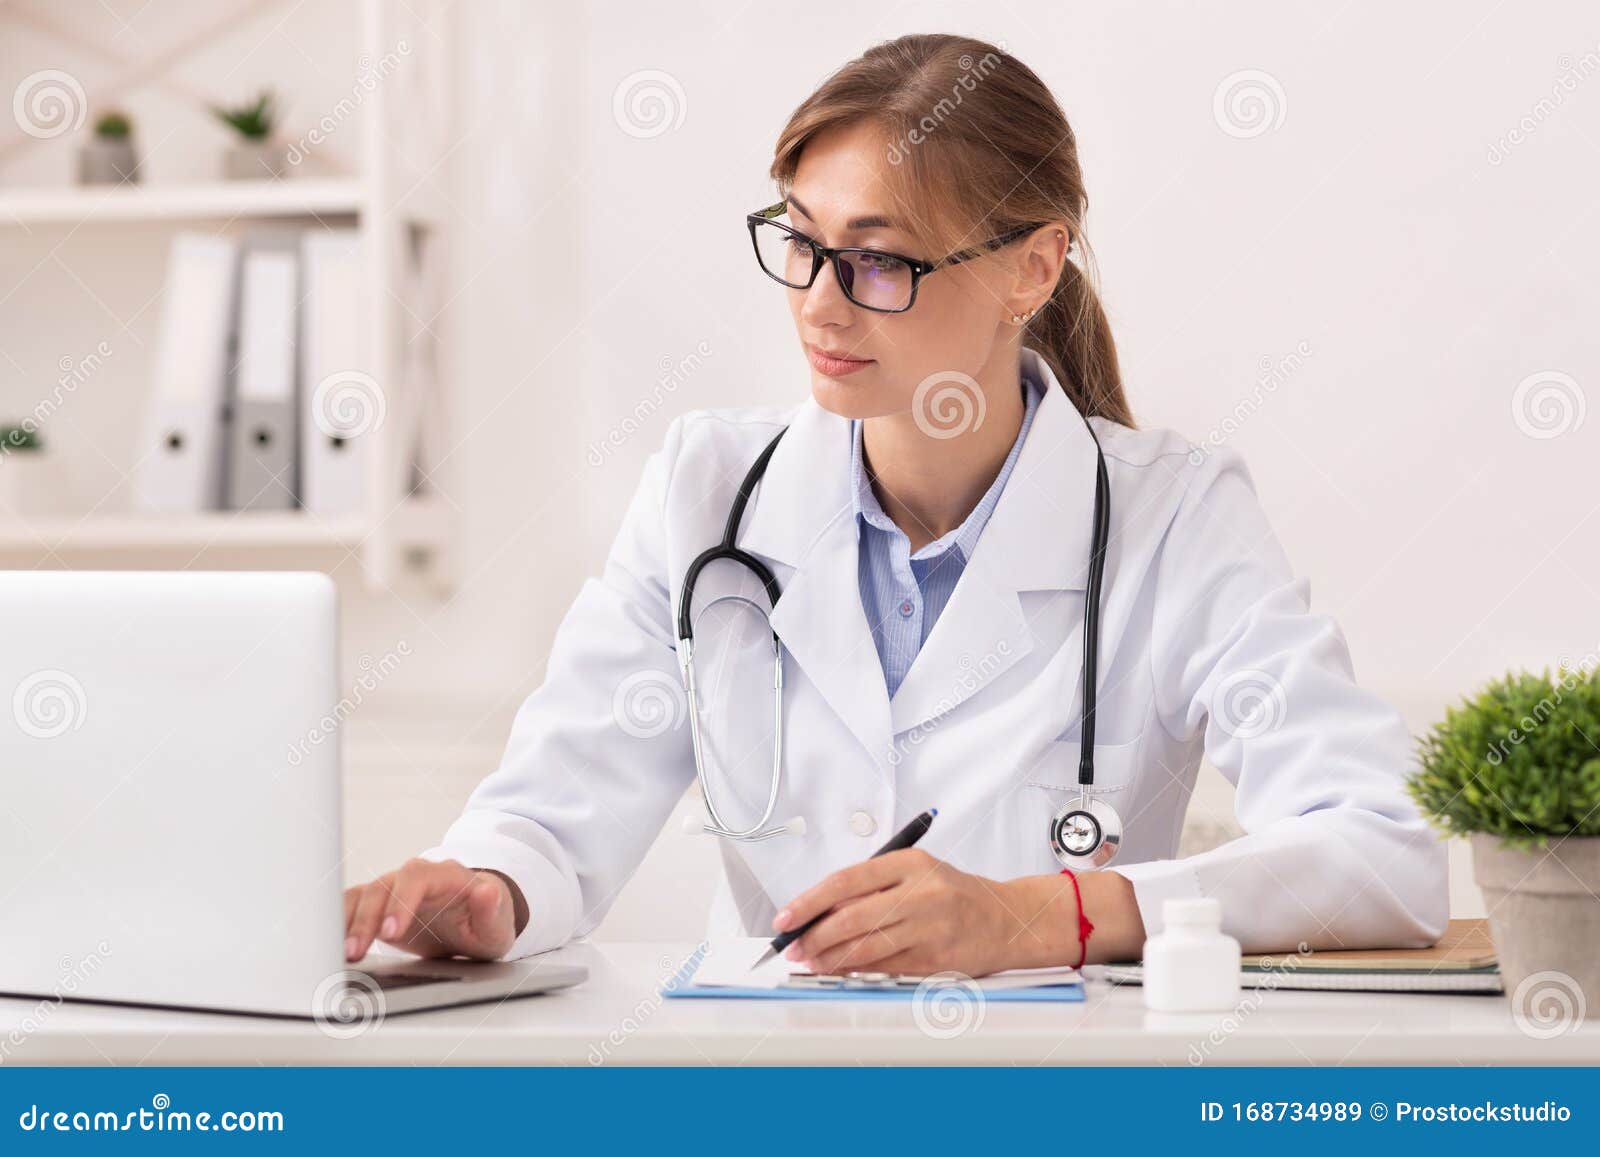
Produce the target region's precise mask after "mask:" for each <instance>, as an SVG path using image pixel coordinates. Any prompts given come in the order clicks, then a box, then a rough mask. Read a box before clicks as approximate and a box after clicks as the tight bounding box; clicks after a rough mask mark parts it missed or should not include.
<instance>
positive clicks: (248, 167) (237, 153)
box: [211, 90, 288, 181]
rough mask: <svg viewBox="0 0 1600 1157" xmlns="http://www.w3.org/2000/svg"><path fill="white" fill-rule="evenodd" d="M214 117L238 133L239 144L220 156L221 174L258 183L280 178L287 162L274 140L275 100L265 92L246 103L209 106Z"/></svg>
mask: <svg viewBox="0 0 1600 1157" xmlns="http://www.w3.org/2000/svg"><path fill="white" fill-rule="evenodd" d="M211 111H212V113H213V114H215V116H216V118H217V119H218V120H220V121H221V122H222V123H223V124H225V125H227V126H228V127H229V128H231V129H232V130H233V131H234V132H236V133H238V134H239V139H238V142H237V143H236V144H235V145H234V146H233V147H232V148H230V149H229V150H228V151H227V152H226V153H224V154H223V156H222V171H223V175H224V176H226V177H227V178H228V179H229V180H233V181H260V180H263V179H271V178H274V177H281V176H283V174H284V172H285V171H286V169H287V168H288V159H287V156H286V153H285V150H284V147H283V145H282V144H281V143H280V142H278V141H276V140H274V139H273V135H272V134H273V133H274V132H275V131H276V130H277V127H278V106H277V98H276V97H274V96H273V95H272V92H271V91H270V90H264V91H263V92H262V93H261V94H260V95H259V96H257V97H256V99H255V100H253V101H250V102H249V103H247V104H239V105H234V106H233V107H231V108H230V107H225V106H222V105H212V106H211Z"/></svg>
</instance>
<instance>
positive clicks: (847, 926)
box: [772, 848, 1038, 976]
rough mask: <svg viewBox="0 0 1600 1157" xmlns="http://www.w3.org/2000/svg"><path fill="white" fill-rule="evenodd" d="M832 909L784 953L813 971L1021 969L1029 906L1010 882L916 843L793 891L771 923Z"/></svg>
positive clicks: (786, 925)
mask: <svg viewBox="0 0 1600 1157" xmlns="http://www.w3.org/2000/svg"><path fill="white" fill-rule="evenodd" d="M830 908H831V909H833V911H832V912H831V913H829V915H828V916H826V917H825V918H824V919H823V920H821V921H820V922H818V924H817V926H816V927H815V928H813V929H811V931H809V932H807V933H806V934H805V935H804V936H802V937H801V938H800V939H799V940H797V941H795V943H794V944H792V945H790V946H789V949H788V950H787V951H786V952H785V953H784V955H786V956H787V957H788V958H789V959H791V960H797V961H805V962H806V963H807V964H808V965H809V967H810V969H811V971H813V972H819V973H821V972H826V973H839V972H846V971H852V970H857V971H874V972H897V973H902V974H910V975H927V974H929V973H934V972H945V971H955V972H964V973H966V974H967V975H969V976H983V975H986V974H987V973H990V972H998V971H999V970H1001V969H1003V968H1015V967H1021V966H1022V962H1023V961H1024V960H1025V959H1026V958H1027V957H1028V956H1030V955H1032V953H1030V952H1028V951H1027V948H1026V946H1025V945H1023V944H1022V943H1021V941H1022V940H1024V939H1027V938H1029V937H1030V936H1033V937H1034V938H1035V939H1037V938H1038V937H1037V934H1036V933H1032V932H1031V931H1030V929H1029V924H1030V923H1031V921H1030V916H1032V915H1034V914H1035V912H1034V910H1033V909H1032V908H1031V907H1030V910H1029V911H1027V912H1024V911H1023V910H1021V908H1022V906H1020V905H1018V904H1017V902H1016V898H1015V897H1013V896H1012V895H1011V888H1010V886H1009V885H1007V884H1005V883H1001V882H999V881H996V880H988V879H985V878H984V877H982V876H973V875H969V874H968V873H966V872H962V871H958V870H957V869H955V868H952V867H951V866H950V865H949V864H947V863H945V862H944V861H942V860H936V859H934V857H932V856H930V855H929V854H928V853H927V852H924V851H920V850H918V849H917V848H907V849H905V850H903V851H898V852H890V853H889V854H887V855H883V856H877V857H875V858H873V859H870V860H865V861H863V862H862V863H859V864H854V865H852V866H850V867H848V868H844V869H842V870H840V871H838V872H835V873H834V874H833V875H831V876H829V877H828V878H827V879H826V880H823V881H822V883H820V884H818V885H817V886H816V887H814V888H811V889H809V890H807V891H805V892H802V893H801V894H800V895H799V896H796V897H795V898H794V900H792V901H791V902H790V903H789V905H788V906H787V907H785V908H784V909H783V910H782V911H780V912H779V913H778V915H777V918H776V919H774V920H773V922H772V926H773V928H774V929H776V930H777V931H779V932H783V931H786V930H788V929H790V928H797V927H799V926H800V925H801V924H804V923H805V922H806V921H807V920H809V919H811V918H812V917H813V916H815V915H816V914H817V913H818V912H827V911H828V910H829V909H830Z"/></svg>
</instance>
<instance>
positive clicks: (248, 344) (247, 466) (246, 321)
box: [227, 248, 299, 510]
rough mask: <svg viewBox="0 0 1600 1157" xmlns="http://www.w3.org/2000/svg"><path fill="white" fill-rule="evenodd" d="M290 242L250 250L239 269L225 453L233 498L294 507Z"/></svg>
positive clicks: (248, 505) (257, 505)
mask: <svg viewBox="0 0 1600 1157" xmlns="http://www.w3.org/2000/svg"><path fill="white" fill-rule="evenodd" d="M298 273H299V260H298V257H297V255H296V253H295V252H294V251H293V250H289V251H284V250H282V249H271V248H251V249H248V250H246V252H245V256H244V263H243V269H242V272H241V274H240V277H239V361H238V367H237V369H236V370H235V373H234V392H233V420H232V432H231V439H230V442H231V445H230V452H229V454H228V496H227V497H228V506H229V507H230V508H231V509H234V510H290V509H293V508H294V506H295V505H296V502H297V490H296V478H295V465H296V463H295V459H296V452H297V451H296V445H297V443H298V441H299V419H298V415H297V414H296V411H295V367H296V356H295V353H296V345H295V298H296V284H295V282H296V278H297V276H298Z"/></svg>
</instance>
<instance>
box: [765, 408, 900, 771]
mask: <svg viewBox="0 0 1600 1157" xmlns="http://www.w3.org/2000/svg"><path fill="white" fill-rule="evenodd" d="M849 482H850V429H849V423H848V421H847V420H846V419H844V418H841V417H839V416H837V415H835V414H831V413H829V412H828V411H826V410H824V409H822V408H821V407H820V406H818V405H817V404H816V402H815V401H814V400H811V399H807V401H806V403H805V404H804V405H802V406H801V407H800V408H799V410H798V411H796V413H795V417H794V420H793V421H792V422H791V423H790V426H789V429H788V432H787V433H785V434H784V436H783V441H781V442H780V443H779V444H778V448H777V450H776V451H774V453H773V455H772V460H771V461H770V462H769V463H768V464H767V470H766V474H765V476H764V477H763V479H762V482H761V486H760V487H759V489H758V490H757V491H756V496H755V500H754V502H753V504H752V508H751V511H750V513H749V514H748V515H747V516H746V529H745V534H744V536H743V538H742V540H741V543H742V545H743V546H744V548H745V549H746V550H748V551H750V552H752V553H754V554H758V555H761V556H763V557H765V558H768V559H770V560H772V561H774V562H777V563H781V564H784V565H787V566H790V567H793V568H794V572H793V574H791V575H789V576H788V577H787V578H784V579H783V580H782V585H783V592H782V594H781V595H780V597H779V599H778V605H777V606H776V607H775V608H774V609H773V612H772V626H773V629H774V630H776V631H777V633H778V638H779V639H781V640H782V641H783V646H784V648H785V650H787V651H788V653H789V655H790V656H791V657H792V658H793V659H794V661H795V663H797V664H798V665H799V667H800V669H801V670H802V671H804V672H805V674H806V677H807V678H809V679H810V680H811V682H812V683H813V684H814V685H815V686H816V688H817V690H818V692H819V693H820V694H821V695H822V697H823V699H824V700H826V702H827V703H828V706H829V707H831V708H832V709H833V711H834V712H835V713H836V714H838V716H839V717H840V719H842V720H843V721H844V723H845V725H846V726H847V727H848V728H849V729H850V731H851V733H852V734H853V735H854V736H855V737H856V738H857V739H858V740H859V741H860V742H861V744H862V745H863V746H864V747H865V748H866V749H867V751H868V752H869V753H870V754H871V756H872V757H873V759H875V760H876V759H882V758H884V756H885V755H886V754H887V752H888V751H889V747H890V742H891V735H890V731H889V695H888V691H887V690H886V688H885V686H884V679H883V666H882V664H881V663H880V661H879V659H878V651H877V647H876V645H875V644H874V642H873V639H872V630H871V628H870V627H869V626H868V624H867V616H866V612H865V611H864V610H863V609H862V607H861V587H860V580H859V579H858V577H857V565H858V563H857V552H858V542H857V529H856V523H855V514H854V509H853V506H852V503H851V499H850V490H849Z"/></svg>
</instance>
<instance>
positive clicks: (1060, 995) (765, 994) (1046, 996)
mask: <svg viewBox="0 0 1600 1157" xmlns="http://www.w3.org/2000/svg"><path fill="white" fill-rule="evenodd" d="M705 954H706V948H705V945H701V946H700V947H699V948H697V949H695V951H694V953H693V954H692V955H690V956H689V958H688V959H686V960H685V961H684V962H683V964H682V966H681V967H679V969H678V971H677V972H675V973H674V974H673V975H672V976H671V977H670V978H669V979H668V980H667V982H666V983H665V984H664V985H662V988H661V995H662V996H663V997H665V998H667V999H669V1000H673V999H680V1000H681V999H695V998H703V999H709V1000H719V999H721V1000H730V999H731V1000H902V1001H903V1000H910V999H912V998H913V997H915V996H916V995H917V994H918V992H919V991H920V992H922V993H923V997H922V999H924V1000H926V999H928V995H927V993H928V991H929V990H927V989H924V988H921V987H920V986H919V985H916V984H906V983H893V982H889V983H876V984H864V983H859V982H858V983H856V984H853V985H851V984H840V985H837V986H829V987H820V986H816V985H810V984H807V985H784V986H783V987H781V988H740V987H737V986H735V985H721V986H718V987H716V988H696V987H695V986H694V985H693V984H691V983H690V981H691V980H693V978H694V974H695V973H696V972H697V971H699V969H700V962H701V961H702V960H703V959H705ZM951 987H952V989H953V990H955V991H958V992H960V991H971V990H967V989H965V988H964V987H963V986H957V985H952V986H951ZM982 992H983V1000H984V1001H985V1002H986V1003H987V1002H991V1001H992V1002H994V1003H997V1004H1003V1003H1018V1004H1020V1003H1033V1004H1038V1003H1054V1004H1061V1003H1072V1002H1077V1001H1081V1000H1083V981H1082V979H1078V980H1073V981H1070V982H1068V983H1065V984H1040V985H1035V986H1032V987H1029V988H997V989H992V990H990V989H985V990H982Z"/></svg>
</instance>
